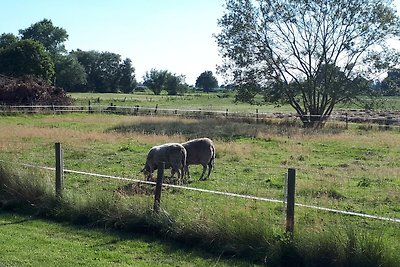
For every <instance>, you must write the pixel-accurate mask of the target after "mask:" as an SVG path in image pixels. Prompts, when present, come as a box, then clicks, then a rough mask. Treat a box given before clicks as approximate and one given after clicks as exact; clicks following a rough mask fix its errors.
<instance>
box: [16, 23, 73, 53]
mask: <svg viewBox="0 0 400 267" xmlns="http://www.w3.org/2000/svg"><path fill="white" fill-rule="evenodd" d="M19 34H20V36H21V39H32V40H35V41H38V42H40V43H41V44H43V46H44V47H45V48H46V50H47V51H48V52H50V53H51V54H52V55H54V54H57V53H64V52H66V50H65V46H64V42H65V41H66V40H67V39H68V34H67V31H66V30H64V29H63V28H60V27H56V26H54V25H53V22H52V21H51V20H49V19H43V20H41V21H39V22H36V23H34V24H32V25H31V26H30V27H28V28H26V29H22V30H19Z"/></svg>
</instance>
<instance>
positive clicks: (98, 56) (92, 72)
mask: <svg viewBox="0 0 400 267" xmlns="http://www.w3.org/2000/svg"><path fill="white" fill-rule="evenodd" d="M71 54H72V55H74V56H76V58H77V59H78V61H79V63H80V64H81V65H82V66H83V67H84V68H85V71H86V74H87V85H86V88H87V90H89V91H95V92H117V91H118V90H119V89H121V90H123V91H126V92H128V91H129V92H130V91H132V89H133V87H134V86H135V82H136V81H135V79H134V77H135V74H134V72H135V69H134V68H133V67H132V63H131V62H132V61H131V60H130V59H129V58H127V59H125V60H124V61H122V59H121V56H120V55H118V54H115V53H111V52H98V51H94V50H92V51H82V50H79V49H78V50H77V51H73V52H71Z"/></svg>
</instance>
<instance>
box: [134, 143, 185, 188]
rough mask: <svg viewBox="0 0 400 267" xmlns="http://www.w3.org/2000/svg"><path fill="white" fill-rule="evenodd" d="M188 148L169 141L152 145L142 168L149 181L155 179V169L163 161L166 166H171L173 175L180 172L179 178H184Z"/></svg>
mask: <svg viewBox="0 0 400 267" xmlns="http://www.w3.org/2000/svg"><path fill="white" fill-rule="evenodd" d="M186 157H187V154H186V149H185V148H184V147H183V146H182V145H181V144H178V143H168V144H163V145H159V146H154V147H152V148H151V149H150V150H149V152H148V154H147V158H146V163H145V165H144V167H143V169H142V170H141V172H143V174H144V175H145V177H146V178H147V180H148V181H150V180H152V179H153V171H154V170H156V169H157V168H158V166H159V164H161V163H162V162H165V166H166V168H168V167H171V176H174V174H175V172H177V173H178V180H179V181H180V180H181V179H183V175H184V172H185V167H186Z"/></svg>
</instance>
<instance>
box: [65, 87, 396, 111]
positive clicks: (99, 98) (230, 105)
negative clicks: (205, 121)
mask: <svg viewBox="0 0 400 267" xmlns="http://www.w3.org/2000/svg"><path fill="white" fill-rule="evenodd" d="M68 95H70V96H71V97H72V98H73V99H74V104H76V105H85V106H86V105H88V103H89V101H90V103H91V105H92V106H93V105H94V106H96V105H110V104H111V103H112V104H113V105H116V106H132V107H133V106H136V105H139V106H141V107H148V108H154V107H155V106H156V105H157V106H158V108H180V109H202V110H220V111H225V110H226V109H228V110H229V111H230V112H255V110H256V109H258V110H259V112H294V109H293V108H292V107H290V106H289V105H283V106H279V107H277V106H275V105H249V104H245V103H241V102H237V103H234V99H235V92H232V91H230V92H226V93H224V92H219V93H208V94H207V93H201V92H198V93H193V92H192V93H187V94H185V95H183V96H179V95H178V96H168V95H166V94H161V95H154V94H153V93H151V92H138V93H133V94H119V93H118V94H116V93H69V94H68ZM257 101H261V99H258V100H257ZM364 101H366V102H365V103H367V104H358V105H357V104H354V103H353V104H346V105H345V104H339V105H337V107H336V108H337V109H364V108H365V107H366V106H368V107H373V108H376V109H378V110H400V97H384V98H379V99H376V100H375V101H374V103H375V104H372V102H371V101H369V100H364Z"/></svg>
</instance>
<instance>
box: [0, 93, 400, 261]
mask: <svg viewBox="0 0 400 267" xmlns="http://www.w3.org/2000/svg"><path fill="white" fill-rule="evenodd" d="M103 97H104V96H103ZM161 97H162V96H161ZM144 101H145V100H144ZM163 101H164V102H168V100H166V99H164V100H163ZM228 104H229V103H227V105H228ZM166 105H167V104H166ZM193 105H196V104H193ZM230 106H232V103H230ZM243 108H245V106H243ZM247 108H249V107H248V106H247ZM201 136H207V137H210V138H212V139H213V140H214V142H215V144H216V150H217V158H216V167H215V170H214V172H213V173H212V175H211V177H210V179H209V180H207V181H198V180H197V179H196V177H199V176H200V173H201V167H198V166H195V167H192V168H191V170H192V171H191V174H192V179H191V180H190V181H189V182H190V184H189V185H190V186H191V187H198V188H204V189H212V190H218V191H225V192H232V193H238V194H248V195H254V196H260V197H268V198H274V199H282V197H283V187H284V174H285V173H286V171H287V169H288V168H295V169H296V171H297V182H296V202H297V203H303V204H310V205H316V206H322V207H328V208H336V209H340V210H348V211H355V212H360V213H366V214H372V215H378V216H383V217H390V218H400V208H399V203H400V179H399V177H400V154H399V151H400V142H399V140H400V131H399V130H398V128H393V129H389V130H379V129H376V128H374V127H365V126H362V125H357V124H351V125H350V127H349V129H344V128H343V127H340V126H335V125H327V127H326V128H324V129H319V130H309V129H302V128H299V127H297V126H291V125H285V124H284V123H270V124H264V123H263V124H255V123H243V122H232V121H229V120H225V119H195V118H176V117H162V116H160V117H156V116H121V115H113V114H64V115H57V114H50V115H16V116H3V117H1V120H0V151H1V155H0V159H1V160H4V161H5V162H7V163H5V165H7V166H6V167H7V168H11V169H13V170H19V169H21V167H17V166H18V165H13V164H12V163H11V162H25V163H33V164H37V165H43V166H54V164H55V159H54V143H55V142H61V143H62V146H63V149H64V158H65V168H66V169H72V170H82V171H87V172H94V173H100V174H107V175H116V176H122V177H128V178H135V179H143V176H142V174H141V173H140V172H139V171H140V169H141V168H142V167H143V164H144V161H145V157H146V154H147V151H148V150H149V148H150V147H151V146H153V145H156V144H160V143H165V142H183V141H186V140H187V139H191V138H195V137H201ZM2 165H4V163H2ZM30 171H31V172H32V170H30ZM34 172H35V174H34V175H33V174H32V177H47V178H46V179H48V180H52V179H54V178H53V177H52V176H53V173H49V172H47V171H40V170H36V171H34ZM29 175H31V174H29ZM134 189H135V190H134ZM139 189H140V190H139ZM139 189H138V186H137V185H136V184H130V183H129V182H126V181H125V182H123V181H115V180H109V179H101V178H95V177H91V176H84V175H77V174H69V173H68V174H66V176H65V194H66V195H67V196H70V197H71V198H72V199H75V200H74V201H77V203H80V202H79V201H78V200H79V199H84V198H85V197H93V198H94V199H96V198H97V199H98V198H99V196H101V197H105V196H107V197H109V198H110V199H113V200H118V201H121V202H123V203H126V205H131V204H132V203H134V204H135V205H136V208H137V209H141V210H150V209H151V206H152V195H151V193H149V192H151V189H149V188H147V187H140V188H139ZM72 196H73V197H72ZM101 197H100V198H101ZM77 199H78V200H77ZM84 201H86V202H90V201H88V200H84ZM75 206H77V205H75ZM78 206H79V205H78ZM130 209H132V208H130ZM162 209H163V211H164V212H166V214H167V218H169V219H168V220H169V221H171V220H172V221H173V222H174V224H176V225H179V227H178V228H174V229H173V230H171V229H169V230H168V231H169V232H168V231H167V232H168V233H165V232H163V235H164V236H168V235H172V236H175V237H178V238H176V239H179V238H180V239H184V238H182V236H186V239H187V240H186V241H183V243H189V244H190V245H191V246H193V244H198V245H200V246H201V247H203V248H206V250H209V251H212V252H213V253H215V254H216V255H222V254H224V255H226V254H227V255H228V256H229V255H238V256H240V257H241V258H243V257H244V258H250V262H253V261H255V262H258V263H260V262H262V261H263V259H264V260H265V261H266V262H267V263H269V264H270V265H271V266H279V264H278V263H276V262H274V259H275V258H276V257H278V258H279V255H278V256H277V254H279V253H282V251H280V252H279V251H277V249H276V247H275V249H276V250H275V251H271V250H269V251H268V249H267V248H268V245H270V246H271V244H273V243H274V242H276V241H284V240H285V235H284V225H283V213H282V205H281V204H275V203H265V202H262V203H261V202H256V201H252V200H243V199H236V198H232V197H224V196H215V195H211V194H206V193H196V192H188V191H183V190H176V189H165V190H164V191H163V199H162ZM137 212H138V211H137ZM295 214H296V218H295V234H294V239H295V240H298V241H301V243H300V244H301V247H302V248H301V249H298V250H297V251H298V253H300V252H301V253H303V254H307V257H309V258H311V257H312V255H311V254H313V253H314V254H318V253H321V254H322V255H324V257H329V255H330V254H329V253H331V254H335V253H336V254H337V255H341V254H343V253H345V251H346V250H348V248H349V246H351V242H352V238H353V237H354V238H356V239H357V240H358V241H359V242H360V244H361V245H360V247H358V250H359V251H361V252H360V253H364V255H366V254H367V252H368V251H373V250H376V251H381V252H382V253H383V254H382V255H386V256H387V255H389V256H388V257H389V258H390V259H394V260H397V259H398V257H397V256H395V255H397V254H395V252H396V251H398V250H399V249H400V247H399V243H398V240H400V225H399V224H398V223H393V222H386V221H378V220H373V219H367V218H358V217H352V216H344V215H339V214H332V213H328V212H323V211H317V210H312V209H308V208H301V207H296V211H295ZM171 218H173V219H171ZM83 221H84V220H83ZM113 223H114V224H115V221H113ZM118 223H120V224H121V223H123V222H120V221H118ZM106 226H107V227H110V225H108V224H107V225H106ZM131 230H132V229H131ZM171 232H172V234H171ZM199 233H200V234H203V237H204V238H203V239H204V240H203V241H200V240H201V239H200V240H198V239H196V238H198V237H196V234H197V236H198V234H199ZM163 235H161V236H163ZM332 240H333V241H332ZM329 242H334V245H335V246H336V251H335V252H332V251H331V250H332V244H331V243H329ZM313 244H314V245H313ZM325 250H326V251H325ZM321 251H322V252H321ZM329 251H330V252H329ZM336 254H335V255H336ZM382 255H378V256H377V257H378V258H379V257H383V256H382ZM331 256H332V255H331ZM361 256H363V255H360V257H361ZM386 256H385V257H386ZM274 257H275V258H274ZM396 257H397V258H396ZM327 261H328V260H327V259H325V261H324V259H321V264H322V263H324V262H327ZM371 262H372V263H371ZM389 262H391V261H390V260H389ZM364 263H365V262H364ZM367 263H369V264H370V265H368V264H364V265H359V266H374V265H373V261H372V260H371V261H370V262H367ZM237 264H239V263H237ZM383 265H384V266H390V265H388V263H387V264H386V265H385V264H383ZM299 266H301V265H299ZM306 266H307V265H306ZM314 266H321V265H318V264H315V263H314ZM332 266H335V265H332ZM336 266H340V265H336ZM353 266H357V265H353Z"/></svg>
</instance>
